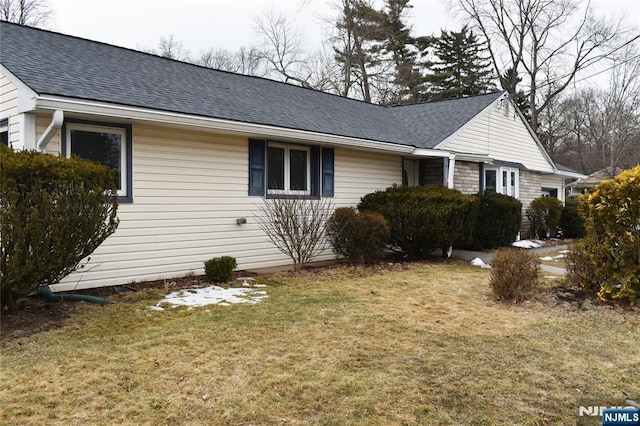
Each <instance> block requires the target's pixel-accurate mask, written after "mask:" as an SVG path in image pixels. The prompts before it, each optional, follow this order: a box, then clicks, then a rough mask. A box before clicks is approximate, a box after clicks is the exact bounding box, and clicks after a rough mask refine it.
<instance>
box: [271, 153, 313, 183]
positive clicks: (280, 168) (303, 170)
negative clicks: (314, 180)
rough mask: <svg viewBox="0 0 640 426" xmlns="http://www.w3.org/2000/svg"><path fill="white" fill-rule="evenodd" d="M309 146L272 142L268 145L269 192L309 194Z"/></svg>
mask: <svg viewBox="0 0 640 426" xmlns="http://www.w3.org/2000/svg"><path fill="white" fill-rule="evenodd" d="M309 166H310V161H309V148H307V147H301V146H298V145H282V144H273V143H270V144H269V145H268V147H267V190H268V193H269V194H293V195H309V194H310V192H309V188H310V170H309Z"/></svg>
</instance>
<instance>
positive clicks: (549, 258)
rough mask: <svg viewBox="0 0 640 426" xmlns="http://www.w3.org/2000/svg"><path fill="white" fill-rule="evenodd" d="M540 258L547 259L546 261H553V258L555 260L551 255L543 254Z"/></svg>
mask: <svg viewBox="0 0 640 426" xmlns="http://www.w3.org/2000/svg"><path fill="white" fill-rule="evenodd" d="M540 260H544V261H546V262H549V261H552V260H553V257H551V256H542V257H541V258H540Z"/></svg>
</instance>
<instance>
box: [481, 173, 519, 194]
mask: <svg viewBox="0 0 640 426" xmlns="http://www.w3.org/2000/svg"><path fill="white" fill-rule="evenodd" d="M518 180H519V170H518V169H514V168H509V167H495V168H493V167H485V169H484V182H483V187H484V190H485V191H494V192H497V193H499V194H504V195H509V196H511V197H514V198H518V196H519V195H520V194H519V189H518V186H519V185H518Z"/></svg>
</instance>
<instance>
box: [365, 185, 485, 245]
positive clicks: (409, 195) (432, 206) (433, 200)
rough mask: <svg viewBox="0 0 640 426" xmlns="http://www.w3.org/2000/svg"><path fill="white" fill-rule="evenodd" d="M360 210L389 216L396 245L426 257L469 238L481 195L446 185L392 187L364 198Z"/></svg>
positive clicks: (392, 239)
mask: <svg viewBox="0 0 640 426" xmlns="http://www.w3.org/2000/svg"><path fill="white" fill-rule="evenodd" d="M358 210H360V211H374V212H377V213H380V214H382V215H383V216H384V217H385V218H386V219H387V221H388V222H389V226H390V230H391V238H390V244H391V247H392V248H394V249H399V250H401V251H402V252H404V253H405V254H407V255H408V256H411V257H424V256H426V255H429V254H430V253H432V252H433V251H434V250H436V249H442V251H443V253H445V252H446V251H448V249H449V248H450V247H451V246H452V245H453V244H454V242H456V241H460V240H464V239H466V238H468V236H469V235H470V233H471V230H472V227H473V223H474V221H475V216H476V213H477V210H478V198H477V197H474V196H471V195H464V194H462V193H460V192H459V191H456V190H454V189H449V188H444V187H399V186H392V187H390V188H387V189H385V190H384V191H376V192H373V193H371V194H367V195H365V196H364V197H362V201H361V203H360V204H359V205H358Z"/></svg>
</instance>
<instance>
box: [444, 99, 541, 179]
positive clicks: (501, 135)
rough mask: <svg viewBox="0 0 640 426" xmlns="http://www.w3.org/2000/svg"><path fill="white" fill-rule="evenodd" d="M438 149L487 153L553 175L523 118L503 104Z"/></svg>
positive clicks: (498, 104)
mask: <svg viewBox="0 0 640 426" xmlns="http://www.w3.org/2000/svg"><path fill="white" fill-rule="evenodd" d="M504 103H506V101H505V102H504ZM438 147H439V148H443V149H448V150H452V151H457V152H464V153H473V154H485V155H488V156H489V157H491V158H494V159H496V160H501V161H510V162H515V163H521V164H523V165H524V166H525V167H527V168H528V169H529V170H535V171H540V172H548V173H552V172H553V169H552V168H551V166H550V165H549V163H548V162H547V160H546V159H545V157H544V155H543V154H542V152H541V151H540V148H539V147H538V145H537V144H536V142H535V140H534V139H533V137H532V136H531V134H530V133H529V131H528V129H527V127H526V126H525V124H524V123H523V122H522V120H521V119H520V116H519V115H518V114H517V113H516V112H515V111H514V110H513V107H512V106H511V105H509V110H508V111H507V112H506V113H505V110H504V107H503V106H502V105H501V102H497V103H496V104H495V105H493V106H492V107H491V108H490V109H489V110H488V111H485V112H484V113H482V114H480V115H479V116H477V117H476V118H475V119H472V120H471V121H470V122H469V124H468V125H467V126H465V127H463V128H462V129H461V130H460V131H458V133H455V134H454V135H453V136H452V137H451V139H449V140H448V141H446V143H444V144H441V145H439V146H438Z"/></svg>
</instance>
